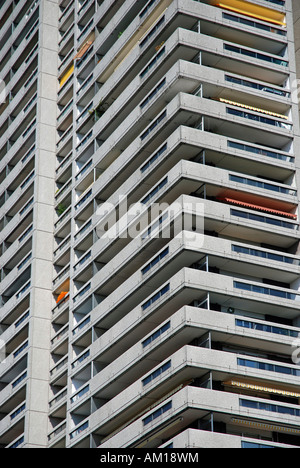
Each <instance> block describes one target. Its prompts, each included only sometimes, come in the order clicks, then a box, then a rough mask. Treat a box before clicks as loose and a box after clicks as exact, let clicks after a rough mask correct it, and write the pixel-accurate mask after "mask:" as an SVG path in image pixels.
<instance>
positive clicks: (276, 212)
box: [217, 197, 297, 219]
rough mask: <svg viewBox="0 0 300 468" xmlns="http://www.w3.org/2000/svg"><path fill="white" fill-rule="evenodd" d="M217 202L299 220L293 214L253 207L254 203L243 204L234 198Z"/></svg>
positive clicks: (220, 199) (220, 198) (225, 198)
mask: <svg viewBox="0 0 300 468" xmlns="http://www.w3.org/2000/svg"><path fill="white" fill-rule="evenodd" d="M217 200H219V201H223V202H226V203H231V204H233V205H239V206H244V207H245V208H250V209H252V210H259V211H265V212H267V213H272V214H274V215H278V216H285V217H287V218H291V219H297V215H295V214H292V213H287V212H286V211H279V210H273V209H272V208H267V207H265V206H259V205H253V204H252V203H246V202H243V201H240V200H234V199H233V198H227V197H224V198H222V197H217Z"/></svg>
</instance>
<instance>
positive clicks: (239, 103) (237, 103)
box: [217, 98, 288, 120]
mask: <svg viewBox="0 0 300 468" xmlns="http://www.w3.org/2000/svg"><path fill="white" fill-rule="evenodd" d="M217 101H220V102H224V103H225V104H230V105H232V106H237V107H243V108H244V109H248V110H252V111H255V112H260V113H262V114H267V115H272V116H273V117H278V118H280V119H285V120H288V117H287V116H286V115H283V114H277V113H276V112H271V111H267V110H265V109H260V108H258V107H253V106H248V105H247V104H242V103H241V102H235V101H230V100H229V99H223V98H217Z"/></svg>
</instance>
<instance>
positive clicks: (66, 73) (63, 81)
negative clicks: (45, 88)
mask: <svg viewBox="0 0 300 468" xmlns="http://www.w3.org/2000/svg"><path fill="white" fill-rule="evenodd" d="M72 73H74V64H72V65H71V66H70V68H68V70H67V71H66V72H65V74H64V75H63V76H62V77H61V78H60V80H59V84H60V87H62V85H63V84H64V83H65V82H66V81H67V79H68V78H70V76H71V75H72Z"/></svg>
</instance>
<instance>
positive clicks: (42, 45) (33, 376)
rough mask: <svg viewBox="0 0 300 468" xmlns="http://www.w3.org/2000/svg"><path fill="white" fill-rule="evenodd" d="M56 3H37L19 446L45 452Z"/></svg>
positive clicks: (51, 304)
mask: <svg viewBox="0 0 300 468" xmlns="http://www.w3.org/2000/svg"><path fill="white" fill-rule="evenodd" d="M58 14H59V8H58V0H41V2H40V27H39V63H38V73H39V76H38V106H37V135H36V159H35V193H34V202H35V205H34V236H33V261H32V292H31V305H30V309H31V310H30V317H31V319H30V328H29V353H28V360H29V362H28V372H29V373H30V375H29V376H28V377H29V379H28V387H27V400H26V411H27V418H26V423H25V446H26V447H33V448H34V447H35V448H39V447H46V446H47V434H48V409H49V407H48V402H49V366H50V340H51V315H52V312H51V311H52V306H53V298H52V278H53V261H52V260H53V226H54V191H55V189H54V186H55V160H56V159H55V149H56V116H57V104H56V100H57V88H58V82H57V61H58Z"/></svg>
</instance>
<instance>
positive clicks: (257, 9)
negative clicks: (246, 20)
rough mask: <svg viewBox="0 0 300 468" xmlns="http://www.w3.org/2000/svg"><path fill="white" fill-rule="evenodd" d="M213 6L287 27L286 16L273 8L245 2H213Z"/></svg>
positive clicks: (229, 0)
mask: <svg viewBox="0 0 300 468" xmlns="http://www.w3.org/2000/svg"><path fill="white" fill-rule="evenodd" d="M211 4H212V5H214V6H217V7H220V8H224V9H226V10H230V11H234V12H236V13H240V14H241V15H245V16H251V17H252V18H256V19H259V20H261V21H267V22H269V23H274V24H278V25H280V26H286V22H285V15H284V14H283V13H281V12H280V11H277V10H273V9H271V8H267V7H263V6H260V5H255V4H254V3H250V2H246V1H245V0H222V1H218V0H211Z"/></svg>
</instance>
